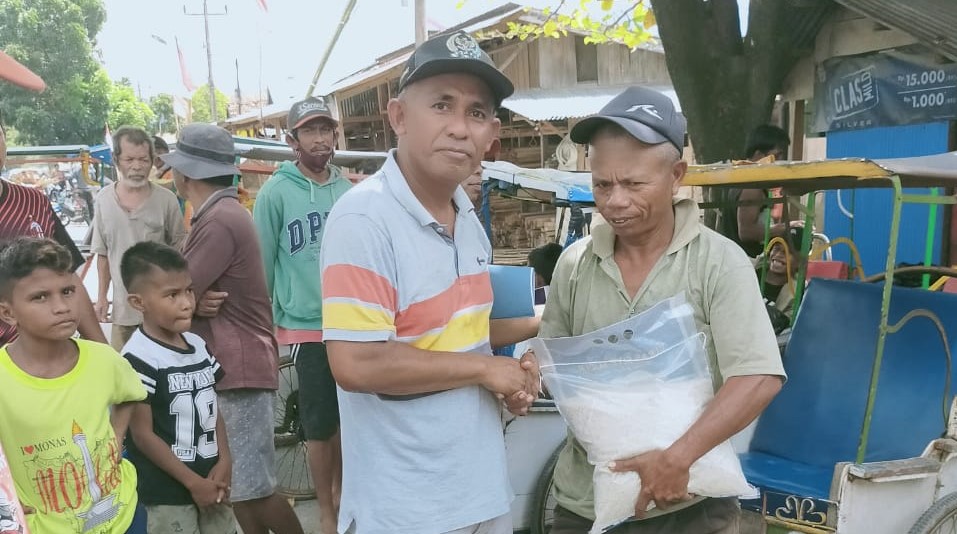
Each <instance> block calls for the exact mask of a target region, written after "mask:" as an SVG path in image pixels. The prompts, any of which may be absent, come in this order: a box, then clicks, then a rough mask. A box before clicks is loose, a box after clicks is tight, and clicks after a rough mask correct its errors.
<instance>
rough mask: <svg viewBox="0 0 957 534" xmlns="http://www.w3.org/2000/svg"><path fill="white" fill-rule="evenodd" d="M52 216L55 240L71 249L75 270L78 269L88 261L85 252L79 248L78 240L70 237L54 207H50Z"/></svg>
mask: <svg viewBox="0 0 957 534" xmlns="http://www.w3.org/2000/svg"><path fill="white" fill-rule="evenodd" d="M50 217H52V218H53V240H54V241H56V242H57V243H59V244H60V245H61V246H63V247H65V248H66V249H67V250H69V251H70V257H72V258H73V270H74V271H76V270H78V269H79V268H80V267H82V266H83V264H84V263H85V262H86V260H84V259H83V253H81V252H80V249H79V248H77V246H76V242H75V241H73V238H72V237H70V233H69V232H67V231H66V228H65V227H64V226H63V223H61V222H60V218H59V217H57V216H56V213H54V212H53V208H52V207H51V208H50Z"/></svg>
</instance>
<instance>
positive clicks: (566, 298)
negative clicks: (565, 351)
mask: <svg viewBox="0 0 957 534" xmlns="http://www.w3.org/2000/svg"><path fill="white" fill-rule="evenodd" d="M576 260H577V255H575V254H562V255H561V256H560V257H559V258H558V263H556V264H555V271H554V272H553V273H552V283H551V285H549V286H548V298H546V299H545V311H544V312H543V313H542V323H541V325H539V327H538V336H539V337H543V338H553V337H569V336H572V335H573V333H572V309H571V302H572V271H574V270H575V263H576Z"/></svg>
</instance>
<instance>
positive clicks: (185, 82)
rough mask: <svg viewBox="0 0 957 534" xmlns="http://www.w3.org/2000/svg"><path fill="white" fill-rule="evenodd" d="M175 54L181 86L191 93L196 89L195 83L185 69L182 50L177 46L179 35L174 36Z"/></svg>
mask: <svg viewBox="0 0 957 534" xmlns="http://www.w3.org/2000/svg"><path fill="white" fill-rule="evenodd" d="M176 55H177V56H179V74H180V76H181V77H182V78H183V86H185V87H186V90H187V91H189V92H190V93H192V92H193V91H195V90H196V85H195V84H193V79H192V78H190V77H189V71H188V70H186V60H185V59H183V50H182V49H180V47H179V37H177V38H176Z"/></svg>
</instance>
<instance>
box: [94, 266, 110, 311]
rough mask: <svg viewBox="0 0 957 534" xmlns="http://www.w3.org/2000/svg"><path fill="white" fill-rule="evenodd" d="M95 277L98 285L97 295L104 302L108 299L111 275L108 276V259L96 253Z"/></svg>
mask: <svg viewBox="0 0 957 534" xmlns="http://www.w3.org/2000/svg"><path fill="white" fill-rule="evenodd" d="M96 278H97V280H98V281H99V286H100V287H99V288H97V297H98V299H99V300H101V301H104V302H105V301H106V300H107V299H109V294H110V282H111V281H112V277H111V276H110V260H109V258H107V257H106V256H104V255H102V254H97V255H96Z"/></svg>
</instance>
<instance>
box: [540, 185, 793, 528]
mask: <svg viewBox="0 0 957 534" xmlns="http://www.w3.org/2000/svg"><path fill="white" fill-rule="evenodd" d="M674 211H675V231H674V236H673V237H672V240H671V244H670V245H669V246H668V248H667V250H666V251H665V253H664V254H663V255H662V257H661V258H660V259H659V260H658V262H657V263H656V264H655V266H654V267H653V268H652V270H651V272H650V273H649V274H648V277H647V279H646V280H645V281H644V283H643V284H642V286H641V288H640V289H639V290H638V293H637V295H636V296H635V298H634V299H632V298H629V296H628V291H627V289H626V288H625V284H624V283H623V281H622V277H621V273H620V271H619V270H618V264H617V263H616V262H615V259H614V251H615V235H614V231H613V229H612V228H611V227H610V226H608V224H607V223H604V222H600V223H598V224H596V225H595V227H594V228H593V229H592V235H591V236H590V237H587V238H585V239H582V240H580V241H578V242H576V243H575V244H574V245H572V246H571V247H569V248H568V250H566V251H565V252H564V253H563V254H562V256H561V258H559V260H558V264H557V265H556V267H555V273H554V275H553V276H552V285H551V288H550V290H549V293H548V300H547V302H546V303H545V312H544V315H543V317H542V325H541V329H540V331H539V335H540V336H541V337H543V338H552V337H568V336H578V335H581V334H585V333H588V332H592V331H594V330H598V329H600V328H603V327H605V326H609V325H611V324H614V323H617V322H619V321H622V320H624V319H626V318H627V317H629V316H631V315H635V314H637V313H640V312H642V311H645V310H647V309H648V308H651V307H652V306H654V305H655V304H657V303H658V302H661V301H662V300H665V299H667V298H671V297H673V296H675V295H677V294H678V293H681V292H684V293H685V296H686V297H687V299H688V300H689V302H690V303H691V306H692V307H693V308H694V319H695V323H696V324H697V326H698V329H699V330H700V331H701V332H703V333H704V334H705V335H706V337H707V341H706V348H707V352H708V357H709V360H710V366H711V372H712V375H713V380H714V383H715V389H716V390H717V388H719V387H720V386H721V384H722V383H723V381H724V380H725V379H727V378H729V377H732V376H741V375H778V376H781V377H784V376H785V375H784V367H783V366H782V364H781V356H780V353H779V351H778V345H777V340H776V338H775V336H774V331H773V330H772V328H771V322H770V319H769V318H768V313H767V311H766V310H765V306H764V301H763V300H762V298H761V293H760V290H759V288H758V280H757V277H756V276H755V273H754V267H753V265H752V263H751V261H750V260H749V259H748V257H747V256H746V255H745V253H744V251H743V250H741V247H739V246H738V245H736V244H735V243H734V242H733V241H731V240H729V239H727V238H725V237H723V236H721V235H720V234H718V233H717V232H714V231H713V230H711V229H709V228H707V227H705V226H703V225H702V224H701V223H700V222H699V213H698V206H697V204H696V203H695V202H694V201H693V200H691V199H677V198H676V199H675V200H674ZM593 471H594V466H592V465H591V464H589V463H588V460H587V459H586V453H585V450H584V449H583V448H582V446H581V445H580V444H579V443H578V441H577V440H576V439H575V437H574V436H573V435H572V434H571V432H570V431H569V435H568V441H567V442H566V444H565V447H564V448H563V449H562V452H561V454H560V455H559V458H558V464H557V466H556V468H555V496H556V497H557V499H558V504H559V505H561V506H562V507H563V508H565V509H566V510H568V511H570V512H573V513H575V514H578V515H580V516H583V517H586V518H589V519H594V517H595V512H594V491H593V487H592V473H593ZM699 500H700V499H699ZM694 502H697V500H694V501H691V502H689V503H687V504H686V506H690V505H691V504H693V503H694ZM684 507H685V506H680V507H672V508H669V512H673V511H675V510H678V509H681V508H684ZM661 514H662V512H658V511H657V510H653V511H651V512H650V513H649V517H654V516H655V515H661Z"/></svg>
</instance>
